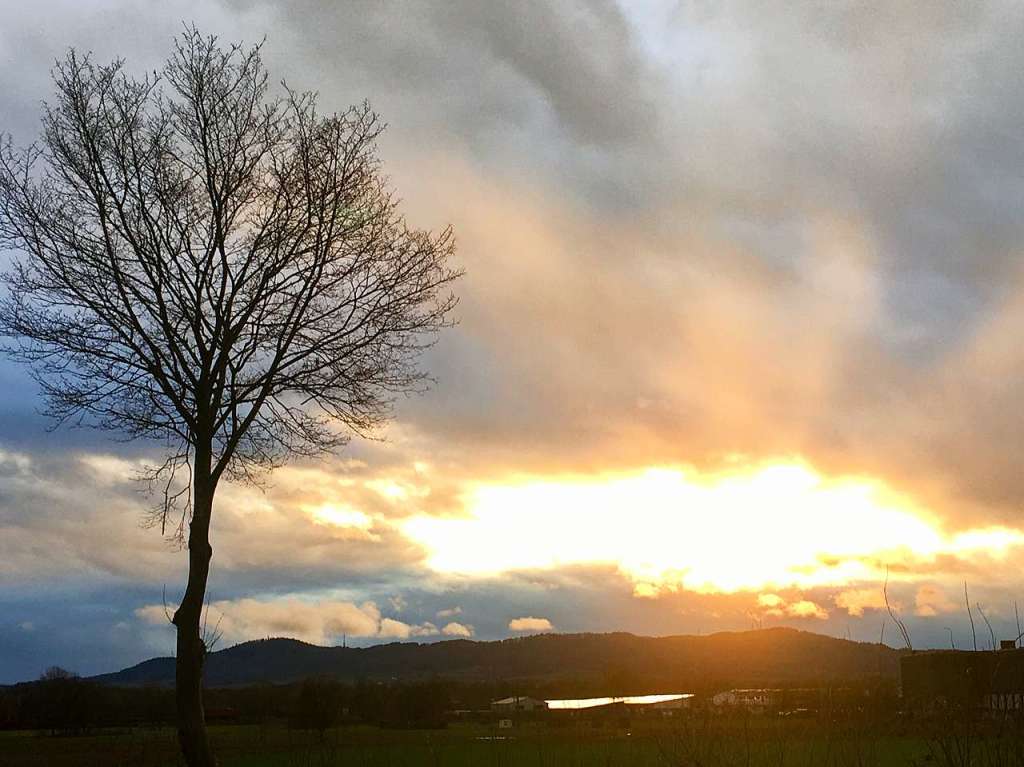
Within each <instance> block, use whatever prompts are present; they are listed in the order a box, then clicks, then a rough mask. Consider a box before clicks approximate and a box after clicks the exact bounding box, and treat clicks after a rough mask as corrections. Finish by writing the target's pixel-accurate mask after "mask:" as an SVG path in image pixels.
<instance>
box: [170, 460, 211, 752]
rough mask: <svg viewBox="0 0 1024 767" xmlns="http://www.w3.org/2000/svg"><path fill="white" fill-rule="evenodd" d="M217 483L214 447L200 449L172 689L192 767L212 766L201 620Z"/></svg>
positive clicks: (176, 620) (183, 744)
mask: <svg viewBox="0 0 1024 767" xmlns="http://www.w3.org/2000/svg"><path fill="white" fill-rule="evenodd" d="M214 490H215V483H214V482H213V481H212V480H211V477H210V451H209V450H201V449H197V451H196V458H195V467H194V469H193V474H192V521H191V523H190V524H189V534H188V585H187V586H186V588H185V596H184V597H183V598H182V600H181V605H180V606H179V607H178V609H177V611H176V612H175V613H174V618H173V619H172V620H173V623H174V625H175V627H176V628H177V631H178V643H177V658H176V662H175V669H174V687H175V689H174V692H175V703H176V708H177V716H178V743H179V744H180V745H181V752H182V755H183V756H184V757H185V763H186V764H187V765H188V767H214V765H215V764H216V760H215V759H214V758H213V752H212V751H211V750H210V741H209V738H208V737H207V733H206V717H205V714H204V712H203V663H204V662H205V660H206V645H205V643H204V642H203V637H202V635H201V634H200V620H201V618H202V612H203V604H204V602H205V599H206V581H207V578H208V577H209V574H210V557H211V556H212V555H213V549H212V548H211V547H210V512H211V511H212V509H213V494H214Z"/></svg>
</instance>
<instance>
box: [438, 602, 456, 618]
mask: <svg viewBox="0 0 1024 767" xmlns="http://www.w3.org/2000/svg"><path fill="white" fill-rule="evenodd" d="M461 614H462V608H461V607H459V606H458V605H456V606H455V607H446V608H445V609H444V610H438V611H437V617H438V618H452V617H454V616H456V615H461Z"/></svg>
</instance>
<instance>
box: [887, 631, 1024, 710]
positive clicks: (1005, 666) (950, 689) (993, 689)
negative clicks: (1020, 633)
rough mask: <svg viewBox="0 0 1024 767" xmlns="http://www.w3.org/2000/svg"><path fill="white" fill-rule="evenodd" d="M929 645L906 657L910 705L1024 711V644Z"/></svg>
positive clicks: (903, 669)
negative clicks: (995, 647) (986, 646)
mask: <svg viewBox="0 0 1024 767" xmlns="http://www.w3.org/2000/svg"><path fill="white" fill-rule="evenodd" d="M1004 644H1005V645H1007V647H1006V649H1002V650H990V651H981V652H970V651H967V650H926V651H924V652H915V653H911V654H910V655H905V656H904V657H903V658H901V659H900V686H901V689H902V695H903V701H904V705H905V706H906V707H907V708H909V709H916V710H930V709H936V708H974V709H983V710H988V711H1020V712H1024V649H1016V648H1015V647H1014V646H1013V643H1012V642H1008V643H1004Z"/></svg>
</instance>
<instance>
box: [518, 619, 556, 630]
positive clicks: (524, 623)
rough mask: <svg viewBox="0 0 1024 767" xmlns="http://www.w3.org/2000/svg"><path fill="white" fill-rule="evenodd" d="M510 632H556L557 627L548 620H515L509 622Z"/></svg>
mask: <svg viewBox="0 0 1024 767" xmlns="http://www.w3.org/2000/svg"><path fill="white" fill-rule="evenodd" d="M508 628H509V631H554V630H555V627H554V626H553V625H551V621H549V620H548V619H547V618H534V617H533V616H532V615H530V616H527V617H525V618H513V619H512V620H510V621H509V622H508Z"/></svg>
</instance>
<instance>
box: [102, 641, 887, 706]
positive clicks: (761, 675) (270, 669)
mask: <svg viewBox="0 0 1024 767" xmlns="http://www.w3.org/2000/svg"><path fill="white" fill-rule="evenodd" d="M899 656H900V652H899V651H897V650H893V649H892V648H890V647H887V646H884V645H879V644H868V643H862V642H851V641H848V640H844V639H836V638H834V637H828V636H823V635H821V634H813V633H810V632H806V631H796V630H794V629H788V628H772V629H764V630H760V631H742V632H722V633H717V634H709V635H707V636H672V637H641V636H635V635H633V634H626V633H612V634H542V635H538V636H530V637H521V638H516V639H506V640H502V641H495V642H477V641H470V640H464V639H459V640H451V641H445V642H435V643H430V644H419V643H415V642H395V643H391V644H386V645H377V646H374V647H366V648H352V647H347V648H346V647H318V646H316V645H310V644H306V643H304V642H299V641H297V640H294V639H266V640H260V641H254V642H245V643H243V644H240V645H236V646H234V647H230V648H228V649H226V650H222V651H219V652H215V653H211V654H210V655H209V657H208V658H207V661H206V671H205V673H206V683H207V685H208V686H210V687H226V686H232V685H247V684H256V683H276V684H283V683H290V682H297V681H300V680H302V679H305V678H307V677H315V676H326V677H330V678H334V679H338V680H342V681H349V682H354V681H357V680H359V679H373V680H385V681H390V680H399V681H414V680H424V679H431V678H434V677H445V678H450V679H456V680H465V681H489V682H494V681H496V680H502V679H505V680H515V681H532V682H537V683H549V684H553V685H555V686H556V687H559V688H563V689H564V690H565V692H564V693H563V694H575V693H580V694H591V693H592V694H596V695H628V694H643V693H649V692H695V691H700V690H706V689H713V688H729V687H737V686H764V685H775V684H778V685H797V684H803V685H810V686H814V685H816V684H818V683H820V682H835V681H837V680H849V679H859V678H870V677H887V678H896V676H897V675H898V673H899V669H898V666H899ZM95 680H96V681H98V682H102V683H105V684H114V685H144V684H156V685H170V684H172V682H173V680H174V660H173V658H154V659H153V660H149V661H146V662H144V663H140V664H139V665H137V666H133V667H131V668H128V669H125V670H123V671H120V672H117V673H114V674H106V675H102V676H98V677H95Z"/></svg>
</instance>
